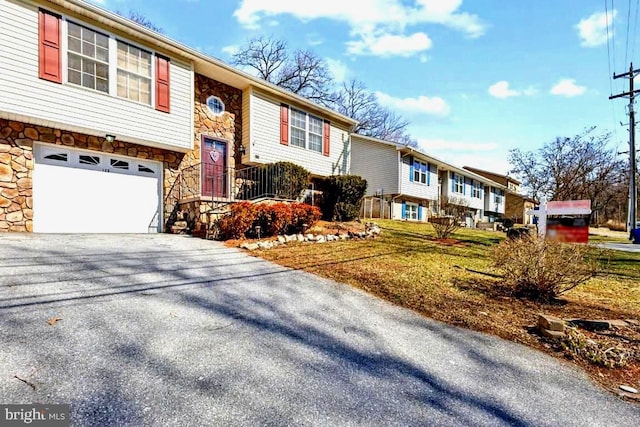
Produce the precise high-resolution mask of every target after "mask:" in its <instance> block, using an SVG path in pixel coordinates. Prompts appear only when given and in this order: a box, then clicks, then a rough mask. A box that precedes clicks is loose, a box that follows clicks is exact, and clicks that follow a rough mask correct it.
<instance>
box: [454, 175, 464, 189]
mask: <svg viewBox="0 0 640 427" xmlns="http://www.w3.org/2000/svg"><path fill="white" fill-rule="evenodd" d="M453 192H454V193H460V194H464V177H463V176H462V175H458V174H457V173H455V174H453Z"/></svg>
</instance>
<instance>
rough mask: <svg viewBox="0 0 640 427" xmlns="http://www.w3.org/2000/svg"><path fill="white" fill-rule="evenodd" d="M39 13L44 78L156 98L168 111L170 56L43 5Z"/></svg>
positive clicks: (148, 101)
mask: <svg viewBox="0 0 640 427" xmlns="http://www.w3.org/2000/svg"><path fill="white" fill-rule="evenodd" d="M38 17H39V18H38V19H39V49H38V60H39V64H38V75H39V77H40V78H42V79H44V80H49V81H51V82H55V83H65V82H66V83H69V84H71V85H76V86H81V87H84V88H87V89H91V90H95V91H97V92H102V93H106V94H109V95H111V96H117V97H120V98H125V99H129V100H132V101H135V102H139V103H141V104H145V105H151V104H152V103H153V101H154V100H155V108H156V110H158V111H163V112H166V113H169V112H170V108H171V100H170V98H171V97H170V93H171V90H170V60H169V59H168V58H165V57H162V56H160V55H157V54H153V53H151V52H149V51H146V50H143V49H140V48H138V47H136V46H133V45H131V44H129V43H126V42H124V41H121V40H116V38H115V37H113V36H110V35H108V34H107V33H103V32H101V31H98V30H95V29H92V28H90V27H88V26H85V25H81V24H78V23H76V22H72V21H69V20H66V19H65V18H64V17H62V16H60V15H57V14H54V13H51V12H48V11H45V10H42V9H41V10H40V11H39V14H38ZM65 28H66V31H65ZM63 35H64V37H63ZM154 72H155V75H154ZM65 77H66V81H65Z"/></svg>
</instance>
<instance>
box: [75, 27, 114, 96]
mask: <svg viewBox="0 0 640 427" xmlns="http://www.w3.org/2000/svg"><path fill="white" fill-rule="evenodd" d="M67 81H68V82H69V83H72V84H75V85H78V86H82V87H86V88H89V89H94V90H97V91H100V92H105V93H109V37H108V36H106V35H104V34H102V33H99V32H97V31H94V30H91V29H89V28H86V27H83V26H81V25H78V24H76V23H74V22H68V26H67Z"/></svg>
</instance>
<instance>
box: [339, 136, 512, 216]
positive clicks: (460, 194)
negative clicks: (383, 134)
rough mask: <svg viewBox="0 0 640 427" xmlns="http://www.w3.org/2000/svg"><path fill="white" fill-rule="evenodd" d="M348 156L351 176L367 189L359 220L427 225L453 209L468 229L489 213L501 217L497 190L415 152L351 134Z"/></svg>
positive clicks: (499, 187)
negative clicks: (357, 177) (462, 216)
mask: <svg viewBox="0 0 640 427" xmlns="http://www.w3.org/2000/svg"><path fill="white" fill-rule="evenodd" d="M351 154H352V157H351V173H353V174H355V175H360V176H362V177H363V178H365V179H366V180H367V182H368V184H369V185H368V189H367V197H366V198H365V201H364V203H363V207H362V214H363V216H365V217H371V216H376V217H381V218H389V219H406V220H416V221H428V219H429V217H430V216H433V215H436V214H437V215H440V214H446V213H447V212H446V210H447V208H448V207H450V206H455V207H456V210H457V211H461V210H462V211H464V212H465V222H466V223H467V225H468V226H470V227H472V226H474V225H475V224H476V223H477V222H479V221H485V220H487V217H488V216H489V215H491V214H492V213H493V212H495V213H496V214H502V213H504V196H503V192H504V190H505V188H504V187H503V186H502V185H500V184H498V183H496V182H493V181H491V180H490V179H487V178H485V177H483V176H480V175H478V174H475V173H473V172H470V171H467V170H464V169H461V168H458V167H455V166H453V165H451V164H449V163H447V162H444V161H442V160H439V159H437V158H435V157H433V156H431V155H429V154H427V153H425V152H424V151H422V150H421V149H418V148H413V147H408V146H406V145H403V144H398V143H395V142H390V141H384V140H381V139H377V138H371V137H367V136H362V135H357V134H353V135H352V136H351ZM489 198H490V200H489ZM489 202H491V203H489Z"/></svg>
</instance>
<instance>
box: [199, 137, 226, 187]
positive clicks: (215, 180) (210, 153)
mask: <svg viewBox="0 0 640 427" xmlns="http://www.w3.org/2000/svg"><path fill="white" fill-rule="evenodd" d="M201 158H202V174H201V176H202V195H203V196H212V197H226V195H227V182H228V180H227V173H228V171H227V143H226V142H225V141H219V140H217V139H213V138H207V137H203V138H202V157H201Z"/></svg>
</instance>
